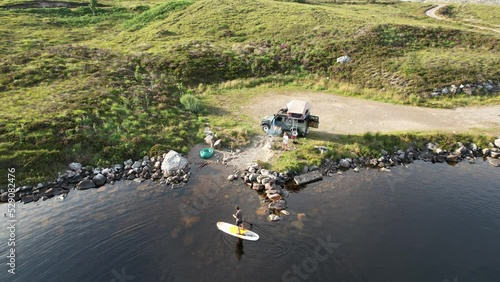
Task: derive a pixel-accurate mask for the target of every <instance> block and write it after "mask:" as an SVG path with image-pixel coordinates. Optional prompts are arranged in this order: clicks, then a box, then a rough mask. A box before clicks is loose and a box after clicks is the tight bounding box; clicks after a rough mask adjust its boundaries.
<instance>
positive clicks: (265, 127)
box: [262, 124, 269, 133]
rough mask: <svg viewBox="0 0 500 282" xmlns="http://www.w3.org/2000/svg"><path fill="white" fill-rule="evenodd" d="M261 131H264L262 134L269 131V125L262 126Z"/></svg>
mask: <svg viewBox="0 0 500 282" xmlns="http://www.w3.org/2000/svg"><path fill="white" fill-rule="evenodd" d="M262 130H264V132H265V133H267V132H268V131H269V125H267V124H264V125H262Z"/></svg>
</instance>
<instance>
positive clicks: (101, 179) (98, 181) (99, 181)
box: [92, 173, 106, 187]
mask: <svg viewBox="0 0 500 282" xmlns="http://www.w3.org/2000/svg"><path fill="white" fill-rule="evenodd" d="M92 181H93V182H94V184H95V186H96V187H100V186H102V185H104V184H106V176H104V175H102V174H100V173H99V174H97V175H96V176H94V177H93V178H92Z"/></svg>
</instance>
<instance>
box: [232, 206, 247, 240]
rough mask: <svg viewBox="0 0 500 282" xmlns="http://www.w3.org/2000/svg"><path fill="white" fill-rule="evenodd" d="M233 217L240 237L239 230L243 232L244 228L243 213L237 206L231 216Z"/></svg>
mask: <svg viewBox="0 0 500 282" xmlns="http://www.w3.org/2000/svg"><path fill="white" fill-rule="evenodd" d="M233 217H234V218H235V219H236V224H235V225H236V226H238V234H240V235H241V229H243V230H245V226H243V212H242V211H241V210H240V207H239V206H236V213H235V214H233Z"/></svg>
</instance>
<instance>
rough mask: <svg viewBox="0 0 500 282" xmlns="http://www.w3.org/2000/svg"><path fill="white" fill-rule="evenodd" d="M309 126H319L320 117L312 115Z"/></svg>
mask: <svg viewBox="0 0 500 282" xmlns="http://www.w3.org/2000/svg"><path fill="white" fill-rule="evenodd" d="M308 120H309V127H312V128H318V127H319V117H318V116H313V115H310V116H309V118H308Z"/></svg>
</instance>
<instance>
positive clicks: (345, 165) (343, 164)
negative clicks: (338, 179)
mask: <svg viewBox="0 0 500 282" xmlns="http://www.w3.org/2000/svg"><path fill="white" fill-rule="evenodd" d="M340 166H341V167H343V168H349V167H350V166H351V163H350V162H349V161H348V160H347V159H340Z"/></svg>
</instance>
